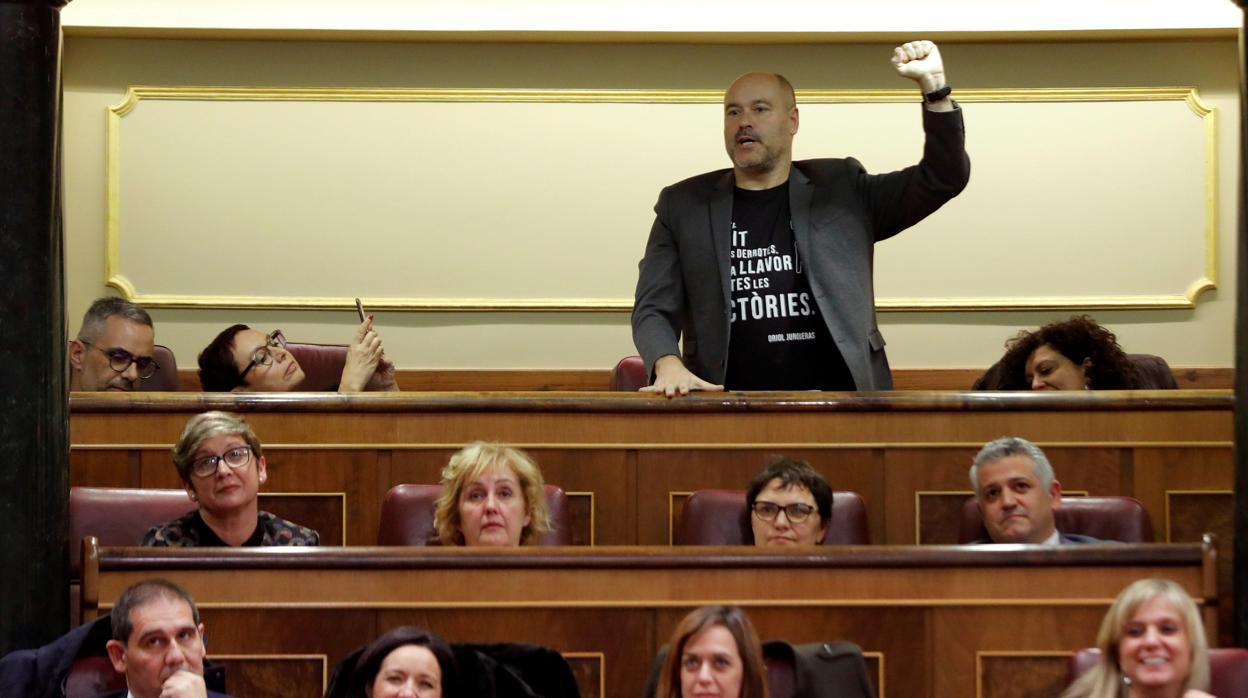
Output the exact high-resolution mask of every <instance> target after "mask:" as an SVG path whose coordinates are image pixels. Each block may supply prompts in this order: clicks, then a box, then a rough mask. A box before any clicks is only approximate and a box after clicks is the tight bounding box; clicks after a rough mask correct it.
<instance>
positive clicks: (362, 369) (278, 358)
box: [199, 315, 399, 393]
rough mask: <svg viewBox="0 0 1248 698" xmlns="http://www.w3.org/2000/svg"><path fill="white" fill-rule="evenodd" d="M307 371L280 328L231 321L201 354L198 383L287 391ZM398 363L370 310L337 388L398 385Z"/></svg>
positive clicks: (210, 387) (219, 388) (211, 388)
mask: <svg viewBox="0 0 1248 698" xmlns="http://www.w3.org/2000/svg"><path fill="white" fill-rule="evenodd" d="M303 379H304V373H303V369H302V368H300V366H299V362H298V361H296V360H295V357H294V356H293V355H292V354H291V353H290V352H289V351H287V349H286V337H285V336H284V335H283V334H282V331H281V330H273V331H272V332H270V333H268V334H264V333H263V332H260V331H259V330H253V329H251V328H250V327H248V326H247V325H231V326H229V327H227V328H225V330H223V331H222V332H221V333H220V334H218V335H217V336H216V338H214V339H213V340H212V343H211V344H209V345H208V346H207V347H205V348H204V350H203V351H201V352H200V353H199V382H200V385H201V386H202V387H203V389H204V390H205V391H207V392H240V393H241V392H274V393H277V392H287V391H291V390H301V389H302V388H301V387H300V386H301V385H302V383H303ZM398 389H399V386H398V384H397V383H395V379H394V364H393V363H391V362H390V360H389V359H387V358H386V355H385V352H384V351H383V350H382V348H381V337H379V336H378V335H377V330H375V329H373V316H372V315H369V316H368V317H367V318H365V319H364V322H361V323H360V326H359V327H357V328H356V330H355V336H354V337H353V338H352V340H351V344H350V345H348V347H347V359H346V363H345V365H344V366H343V368H342V377H341V378H339V380H338V388H337V390H338V392H340V393H358V392H363V391H371V390H398Z"/></svg>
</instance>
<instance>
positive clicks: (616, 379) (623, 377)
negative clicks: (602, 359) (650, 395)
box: [611, 356, 650, 393]
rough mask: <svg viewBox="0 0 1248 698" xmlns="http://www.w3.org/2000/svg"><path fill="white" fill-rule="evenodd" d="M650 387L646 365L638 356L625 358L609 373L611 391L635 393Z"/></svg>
mask: <svg viewBox="0 0 1248 698" xmlns="http://www.w3.org/2000/svg"><path fill="white" fill-rule="evenodd" d="M647 385H650V377H649V376H647V375H646V363H645V362H644V361H642V360H641V357H640V356H625V357H624V358H622V359H620V362H619V363H617V364H616V365H615V368H614V369H612V371H611V389H612V390H623V391H626V392H634V393H635V392H637V391H638V390H641V389H642V388H644V387H646V386H647Z"/></svg>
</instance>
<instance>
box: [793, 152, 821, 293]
mask: <svg viewBox="0 0 1248 698" xmlns="http://www.w3.org/2000/svg"><path fill="white" fill-rule="evenodd" d="M814 194H815V188H814V187H813V186H812V185H811V183H810V177H807V176H806V173H804V172H802V171H801V170H799V169H797V168H796V167H792V166H790V169H789V216H790V217H791V218H792V221H793V239H794V241H795V242H796V243H797V253H798V256H799V257H800V258H801V260H802V264H803V265H805V264H808V261H809V260H810V259H811V256H812V252H813V249H812V248H811V246H810V200H811V198H812V197H813V196H814ZM806 268H808V269H809V267H806Z"/></svg>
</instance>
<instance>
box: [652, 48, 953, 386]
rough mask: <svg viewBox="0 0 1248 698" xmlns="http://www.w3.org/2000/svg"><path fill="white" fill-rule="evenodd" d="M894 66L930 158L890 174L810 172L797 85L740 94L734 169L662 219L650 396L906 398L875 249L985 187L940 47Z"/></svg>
mask: <svg viewBox="0 0 1248 698" xmlns="http://www.w3.org/2000/svg"><path fill="white" fill-rule="evenodd" d="M892 63H893V66H894V67H895V69H896V71H897V74H898V75H901V76H902V77H906V78H909V79H911V80H914V81H915V83H916V84H917V85H918V88H919V92H920V93H921V94H922V99H923V132H924V134H925V135H926V142H925V144H924V147H923V159H922V160H921V161H920V162H919V164H918V165H914V166H912V167H907V168H905V169H903V170H899V171H897V172H890V173H887V174H878V175H872V174H867V172H866V170H865V169H864V168H863V166H862V165H861V164H860V163H859V162H858V161H857V160H854V159H853V158H843V159H842V158H828V159H818V160H799V161H797V162H794V161H793V154H792V149H793V136H794V135H795V134H796V133H797V127H798V110H797V102H796V97H795V95H794V91H793V86H792V85H791V84H789V81H788V80H786V79H785V78H784V76H782V75H779V74H775V73H747V74H745V75H742V76H741V77H739V78H737V79H736V81H734V82H733V83H732V85H730V86H729V87H728V91H727V92H726V93H725V94H724V145H725V147H726V148H727V151H728V157H729V158H730V159H731V160H732V169H725V170H719V171H716V172H709V173H706V174H702V175H698V176H696V177H692V178H690V179H687V180H685V181H683V182H679V183H677V184H674V185H672V186H669V187H667V188H665V189H664V190H663V191H662V192H660V194H659V200H658V203H657V204H655V207H654V211H655V220H654V226H653V227H652V228H651V230H650V239H649V241H648V242H647V243H646V253H645V257H644V258H643V259H642V260H641V264H640V265H639V275H638V280H637V294H636V302H635V303H634V306H633V342H634V343H635V344H636V345H637V350H638V352H639V353H640V354H641V356H642V358H643V359H644V360H645V363H646V370H647V371H648V373H649V376H650V382H651V385H650V386H648V387H646V388H642V390H643V391H648V392H654V393H658V394H660V395H665V396H667V397H674V396H676V395H686V394H688V393H689V391H691V390H723V389H725V388H727V389H728V390H889V389H891V388H892V385H893V382H892V375H891V374H890V372H889V369H888V359H887V357H886V356H885V355H884V337H883V336H882V335H881V334H880V331H879V327H878V326H877V324H876V319H875V290H874V285H873V279H872V266H873V264H872V260H873V246H874V244H875V243H876V242H877V241H879V240H884V239H886V238H889V237H891V236H893V235H896V234H897V233H899V232H901V231H902V230H905V229H906V228H908V227H910V226H912V225H914V224H915V223H917V222H919V221H920V220H922V219H923V218H925V217H927V216H928V215H929V214H931V213H932V212H934V211H935V210H936V209H938V208H940V207H941V205H943V204H944V203H945V202H946V201H948V200H950V199H952V198H953V197H954V196H957V194H958V193H959V192H961V191H962V189H963V188H964V187H966V183H967V181H968V179H969V178H970V160H969V159H968V158H967V156H966V151H965V149H964V147H963V144H964V133H963V126H962V110H961V109H959V108H958V105H957V104H956V103H955V102H954V101H953V100H952V99H950V98H949V95H950V91H951V90H950V87H949V84H948V82H946V78H945V68H944V64H943V62H942V61H941V57H940V51H939V50H938V49H937V48H936V45H935V44H933V43H932V42H930V41H913V42H910V43H907V44H904V45H902V46H898V47H897V48H896V49H894V50H893V57H892ZM678 342H683V346H681V345H680V344H678ZM682 350H683V351H682Z"/></svg>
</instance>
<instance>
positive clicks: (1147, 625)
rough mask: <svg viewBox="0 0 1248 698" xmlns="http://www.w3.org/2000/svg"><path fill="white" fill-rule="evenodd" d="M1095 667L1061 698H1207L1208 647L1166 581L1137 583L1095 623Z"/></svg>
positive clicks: (1189, 607) (1195, 618)
mask: <svg viewBox="0 0 1248 698" xmlns="http://www.w3.org/2000/svg"><path fill="white" fill-rule="evenodd" d="M1096 646H1097V648H1098V649H1100V651H1101V657H1100V660H1099V661H1098V662H1097V664H1096V666H1095V667H1093V668H1092V669H1090V670H1089V671H1088V672H1087V673H1085V674H1084V675H1083V676H1081V677H1079V679H1078V680H1077V681H1075V683H1074V684H1072V685H1071V687H1070V688H1069V689H1067V690H1066V692H1065V693H1063V694H1062V698H1146V697H1150V698H1151V697H1156V698H1213V696H1211V695H1209V694H1208V693H1206V692H1205V690H1204V689H1206V688H1208V687H1209V649H1208V648H1209V646H1208V643H1207V642H1206V641H1205V629H1204V626H1203V625H1201V622H1200V613H1199V612H1198V611H1197V610H1196V604H1194V603H1192V599H1191V597H1189V596H1188V595H1187V592H1186V591H1184V590H1183V587H1181V586H1179V585H1178V584H1176V583H1174V582H1172V581H1170V580H1168V579H1141V580H1139V581H1137V582H1135V583H1133V584H1131V585H1130V586H1128V587H1127V588H1126V589H1123V590H1122V593H1120V594H1118V598H1117V599H1115V600H1114V604H1113V605H1112V606H1110V607H1109V612H1107V613H1106V614H1105V618H1104V620H1102V621H1101V630H1100V632H1099V633H1097V637H1096Z"/></svg>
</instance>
